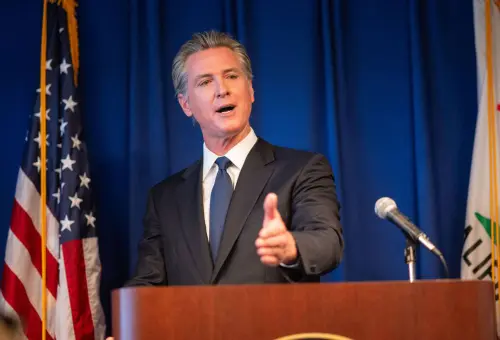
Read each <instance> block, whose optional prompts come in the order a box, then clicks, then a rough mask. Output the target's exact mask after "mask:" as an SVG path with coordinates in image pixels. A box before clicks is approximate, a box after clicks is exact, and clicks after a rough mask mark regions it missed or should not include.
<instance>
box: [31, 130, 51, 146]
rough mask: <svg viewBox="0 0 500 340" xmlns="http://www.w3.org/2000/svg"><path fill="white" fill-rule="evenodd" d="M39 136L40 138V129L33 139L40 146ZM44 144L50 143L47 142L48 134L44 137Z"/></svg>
mask: <svg viewBox="0 0 500 340" xmlns="http://www.w3.org/2000/svg"><path fill="white" fill-rule="evenodd" d="M40 138H41V134H40V131H38V137H36V138H35V139H34V141H35V142H36V143H37V144H38V147H40ZM45 144H47V146H49V145H50V143H49V134H47V137H45Z"/></svg>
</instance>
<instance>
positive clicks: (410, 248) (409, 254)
mask: <svg viewBox="0 0 500 340" xmlns="http://www.w3.org/2000/svg"><path fill="white" fill-rule="evenodd" d="M416 246H417V244H416V242H415V241H414V240H413V239H412V238H411V237H409V236H407V237H406V248H405V263H406V264H408V272H409V276H410V282H414V281H415V279H416V277H417V275H416V271H415V261H416V258H417V256H416V250H415V249H416Z"/></svg>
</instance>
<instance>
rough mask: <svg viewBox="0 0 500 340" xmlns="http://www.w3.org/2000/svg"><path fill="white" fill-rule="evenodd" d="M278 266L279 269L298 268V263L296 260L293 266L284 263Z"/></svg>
mask: <svg viewBox="0 0 500 340" xmlns="http://www.w3.org/2000/svg"><path fill="white" fill-rule="evenodd" d="M280 266H281V267H284V268H297V267H298V266H299V261H298V259H297V260H296V261H295V263H293V264H284V263H280Z"/></svg>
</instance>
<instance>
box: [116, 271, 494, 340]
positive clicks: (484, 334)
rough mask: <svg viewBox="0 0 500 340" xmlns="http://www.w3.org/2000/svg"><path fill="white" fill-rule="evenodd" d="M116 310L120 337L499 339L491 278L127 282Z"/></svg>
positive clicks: (119, 292)
mask: <svg viewBox="0 0 500 340" xmlns="http://www.w3.org/2000/svg"><path fill="white" fill-rule="evenodd" d="M112 311H113V320H112V323H113V333H114V336H115V339H116V340H132V339H133V340H146V339H148V340H150V339H175V340H182V339H190V340H197V339H214V340H215V339H217V340H223V339H231V340H245V339H252V340H254V339H258V340H275V339H287V340H291V339H346V338H347V339H356V340H358V339H359V340H364V339H426V340H427V339H440V340H441V339H454V340H457V339H467V340H469V339H470V340H491V339H496V323H495V306H494V300H493V284H492V283H491V282H485V281H458V280H457V281H454V280H438V281H416V282H413V283H409V282H404V281H402V282H367V283H320V284H283V285H275V284H270V285H236V286H186V287H151V288H150V287H144V288H122V289H118V290H115V291H113V293H112ZM304 333H321V334H316V335H312V334H310V335H306V334H304ZM299 334H302V335H299ZM293 335H295V336H293ZM334 335H336V336H334Z"/></svg>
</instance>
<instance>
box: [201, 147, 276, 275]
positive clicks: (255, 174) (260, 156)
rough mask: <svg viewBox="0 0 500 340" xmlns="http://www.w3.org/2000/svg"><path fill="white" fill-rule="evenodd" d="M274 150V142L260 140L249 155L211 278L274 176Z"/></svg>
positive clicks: (216, 273) (231, 206) (224, 259)
mask: <svg viewBox="0 0 500 340" xmlns="http://www.w3.org/2000/svg"><path fill="white" fill-rule="evenodd" d="M272 161H274V153H273V150H272V147H271V145H270V144H268V143H267V142H265V141H263V140H260V139H259V140H258V141H257V143H256V144H255V146H254V147H253V148H252V150H251V151H250V153H249V154H248V156H247V159H246V161H245V164H244V166H243V168H242V170H241V173H240V176H239V178H238V182H237V184H236V188H235V191H234V192H233V196H232V199H231V203H230V205H229V210H228V214H227V217H226V223H225V227H224V232H223V235H222V240H221V244H220V247H219V253H218V255H217V259H216V261H215V267H214V271H213V273H212V278H211V282H214V281H215V279H216V278H217V275H218V274H219V272H220V270H221V268H222V266H223V265H224V262H225V261H226V259H227V257H228V255H229V253H230V252H231V249H232V248H233V246H234V243H235V241H236V239H237V238H238V236H239V234H240V232H241V229H242V228H243V225H244V224H245V221H246V219H247V218H248V215H249V214H250V212H251V211H252V209H253V208H254V206H255V203H256V202H257V199H258V198H259V196H260V194H261V192H262V190H263V189H264V186H265V185H266V183H267V181H268V180H269V178H270V177H271V174H272V172H273V170H274V167H273V166H271V165H270V164H269V163H271V162H272Z"/></svg>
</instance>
